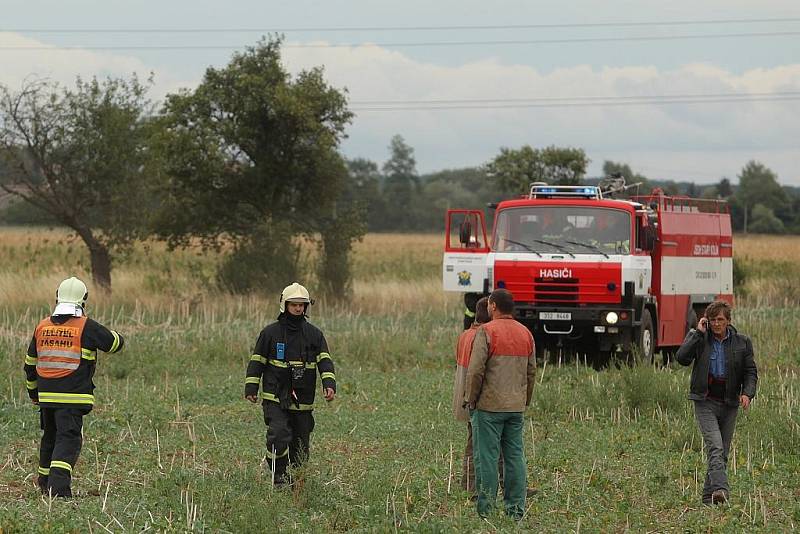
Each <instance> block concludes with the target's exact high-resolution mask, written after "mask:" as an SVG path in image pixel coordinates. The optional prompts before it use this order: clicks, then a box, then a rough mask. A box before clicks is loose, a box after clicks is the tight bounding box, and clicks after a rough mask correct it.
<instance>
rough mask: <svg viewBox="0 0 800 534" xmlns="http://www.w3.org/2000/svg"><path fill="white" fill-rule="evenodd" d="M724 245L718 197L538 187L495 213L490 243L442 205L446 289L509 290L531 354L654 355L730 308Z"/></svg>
mask: <svg viewBox="0 0 800 534" xmlns="http://www.w3.org/2000/svg"><path fill="white" fill-rule="evenodd" d="M732 246H733V245H732V234H731V224H730V215H729V213H728V211H727V207H726V205H725V203H724V202H721V201H710V200H699V199H689V198H685V197H669V196H666V195H664V194H663V192H661V191H660V190H655V191H654V192H653V194H651V195H650V196H647V197H633V198H632V199H631V200H627V199H626V200H623V199H615V198H609V197H608V194H607V193H606V194H605V195H604V191H602V190H601V189H600V188H599V187H597V186H550V185H547V184H541V183H537V184H532V185H531V188H530V192H529V193H528V195H526V196H524V197H522V198H518V199H513V200H506V201H503V202H500V203H499V204H498V205H497V206H496V211H495V216H494V224H493V225H492V232H491V241H490V240H489V239H488V238H487V232H486V224H485V220H484V215H483V211H480V210H449V211H448V213H447V219H446V243H445V252H444V261H443V265H442V276H443V284H444V289H445V290H447V291H459V292H470V293H480V294H489V293H490V292H491V291H492V290H494V289H497V288H505V289H508V290H509V291H511V292H512V294H513V295H514V301H515V315H516V319H517V320H518V321H520V322H521V323H523V324H525V325H526V326H527V327H528V328H529V329H530V330H531V332H532V333H533V335H534V338H535V340H536V345H537V352H539V354H540V355H542V354H543V351H544V350H548V351H549V352H550V353H551V355H553V354H559V355H561V354H576V355H579V357H581V355H585V357H587V358H589V359H591V361H592V362H593V363H594V364H600V365H602V364H604V363H605V362H607V361H608V359H609V358H611V357H612V356H614V355H615V354H616V355H618V356H621V357H623V358H626V359H627V358H629V357H631V355H632V354H633V353H639V354H640V355H641V357H642V358H644V359H647V360H651V359H652V358H653V355H654V352H655V351H657V350H663V351H665V352H664V354H669V351H670V350H672V349H674V348H675V347H677V346H678V345H680V343H681V341H682V340H683V338H684V335H685V334H686V332H687V330H688V329H689V328H691V327H693V326H694V325H695V324H696V322H697V318H698V317H699V316H701V315H702V312H703V310H704V309H705V307H706V306H707V305H708V304H709V303H710V302H711V301H713V300H714V299H717V298H722V299H725V300H728V301H732V299H733V279H732V267H733V265H732V252H733V249H732ZM665 361H666V356H665Z"/></svg>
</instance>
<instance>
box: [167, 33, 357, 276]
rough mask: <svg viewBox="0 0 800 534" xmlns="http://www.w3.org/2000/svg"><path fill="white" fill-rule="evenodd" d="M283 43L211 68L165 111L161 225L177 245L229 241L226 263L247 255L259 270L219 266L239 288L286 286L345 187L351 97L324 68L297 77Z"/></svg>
mask: <svg viewBox="0 0 800 534" xmlns="http://www.w3.org/2000/svg"><path fill="white" fill-rule="evenodd" d="M280 45H281V40H280V39H270V40H261V41H259V42H258V43H257V44H256V45H255V46H252V47H247V48H246V50H245V51H244V52H237V53H235V54H234V55H233V57H232V59H231V61H230V62H229V63H228V65H226V66H225V67H223V68H220V69H217V68H213V67H209V68H208V69H207V70H206V72H205V75H204V76H203V79H202V81H201V83H200V84H199V86H198V87H197V88H196V89H195V90H194V91H183V92H180V93H177V94H172V95H169V96H168V97H167V100H166V103H165V105H164V110H163V121H164V124H165V132H166V135H165V137H164V143H163V146H164V151H165V159H166V161H167V172H168V174H169V177H170V179H169V181H168V183H167V186H166V187H165V190H164V192H163V196H164V198H165V202H164V205H163V209H162V210H161V212H160V213H159V216H158V218H157V225H156V229H157V232H158V234H159V235H160V236H161V237H163V238H164V239H165V240H166V241H167V242H168V244H169V245H170V246H171V247H176V246H185V245H187V244H189V243H190V241H191V240H192V238H199V240H200V242H201V243H202V244H203V245H204V246H206V247H219V246H220V245H222V244H224V243H226V242H227V243H230V244H231V245H232V248H233V253H232V255H231V256H229V258H228V263H229V264H232V265H233V264H236V263H237V262H240V260H241V261H248V262H250V263H251V264H253V265H254V268H253V269H252V272H253V273H259V274H258V276H256V277H255V279H253V277H250V279H249V281H247V280H239V281H237V282H236V284H229V283H226V277H225V271H223V272H221V273H220V274H221V282H222V283H223V285H225V286H228V287H230V288H232V289H235V290H237V291H248V290H252V289H258V290H262V291H268V292H272V291H275V290H278V289H280V288H281V287H283V286H284V285H285V284H286V283H287V277H288V276H290V275H293V274H296V273H297V272H298V270H297V269H298V268H299V266H298V261H299V259H298V258H299V256H298V255H297V254H296V252H297V238H298V237H299V236H305V237H306V238H308V239H316V238H318V237H319V235H320V232H321V230H322V229H323V228H324V227H325V225H326V224H328V223H329V222H330V220H331V217H332V216H334V215H333V214H334V213H338V212H337V211H336V209H337V200H338V199H339V198H340V196H341V195H342V194H343V192H344V190H345V188H346V185H347V184H346V179H347V171H346V166H345V163H344V160H343V159H342V157H341V156H340V155H339V153H338V152H337V149H338V146H339V143H340V141H341V139H342V138H343V137H344V133H345V132H344V130H345V127H346V125H347V124H348V123H349V121H350V119H351V117H352V113H350V111H349V110H348V109H347V101H346V97H345V94H344V93H343V92H342V91H340V90H337V89H335V88H333V87H331V86H330V85H329V84H328V83H327V82H326V81H325V79H324V77H323V71H322V69H321V68H313V69H310V70H304V71H302V72H300V73H299V74H298V75H297V76H295V77H292V76H290V74H289V73H288V72H287V71H286V69H285V67H284V66H283V64H282V63H281V56H280ZM350 235H352V233H351V234H350ZM327 250H328V248H325V251H327ZM347 250H348V251H349V243H348V246H347ZM281 251H283V254H282V258H283V260H284V261H282V262H276V261H275V259H276V258H275V254H281ZM239 267H240V268H241V269H244V266H243V265H242V264H240V265H239ZM235 270H236V266H235V265H234V266H233V267H232V268H230V269H228V271H229V272H234V271H235ZM319 275H320V277H321V278H322V277H324V275H325V273H324V272H320V273H319ZM288 281H291V280H288ZM323 283H324V282H323Z"/></svg>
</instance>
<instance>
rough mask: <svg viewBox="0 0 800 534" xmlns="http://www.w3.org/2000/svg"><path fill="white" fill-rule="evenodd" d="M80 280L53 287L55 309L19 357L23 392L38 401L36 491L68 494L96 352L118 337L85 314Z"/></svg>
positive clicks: (118, 344) (113, 346)
mask: <svg viewBox="0 0 800 534" xmlns="http://www.w3.org/2000/svg"><path fill="white" fill-rule="evenodd" d="M88 297H89V293H88V291H87V290H86V284H84V283H83V282H82V281H80V280H79V279H77V278H75V277H72V278H68V279H66V280H64V281H63V282H61V284H60V285H59V286H58V290H57V291H56V307H55V309H54V310H53V314H52V315H51V316H50V317H47V318H45V319H43V320H42V321H41V322H40V323H39V325H38V326H37V327H36V330H35V332H34V334H33V339H31V343H30V346H29V347H28V354H27V356H26V357H25V375H26V378H27V381H26V386H27V389H28V395H29V396H30V398H31V401H32V402H33V403H34V404H38V405H39V414H40V423H41V428H42V431H43V433H42V440H41V445H40V448H39V478H38V484H39V488H40V489H41V491H42V493H44V494H49V495H52V496H54V497H64V498H69V497H72V471H73V469H74V468H75V464H76V463H77V461H78V454H79V453H80V451H81V444H82V437H81V428H82V427H83V416H84V415H86V414H87V413H89V412H90V411H91V410H92V406H93V405H94V395H93V391H94V383H93V382H92V377H93V376H94V370H95V364H96V360H97V351H98V350H101V351H103V352H108V353H114V352H119V351H120V350H122V347H123V345H124V343H125V341H124V339H123V338H122V336H121V335H119V334H118V333H117V332H115V331H114V330H109V329H108V328H106V327H105V326H103V325H101V324H100V323H98V322H96V321H94V320H92V319H90V318H89V317H87V316H86V310H85V306H86V299H87V298H88Z"/></svg>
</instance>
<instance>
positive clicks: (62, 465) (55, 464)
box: [50, 460, 72, 473]
mask: <svg viewBox="0 0 800 534" xmlns="http://www.w3.org/2000/svg"><path fill="white" fill-rule="evenodd" d="M54 467H58V468H59V469H66V470H67V471H69V472H70V473H72V466H71V465H69V464H68V463H67V462H61V461H59V460H53V461H52V462H50V469H53V468H54Z"/></svg>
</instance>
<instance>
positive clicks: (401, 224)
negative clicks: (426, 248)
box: [382, 135, 420, 230]
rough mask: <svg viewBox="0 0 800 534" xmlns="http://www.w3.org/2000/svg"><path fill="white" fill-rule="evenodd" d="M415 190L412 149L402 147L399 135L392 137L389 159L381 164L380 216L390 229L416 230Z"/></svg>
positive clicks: (414, 160) (415, 170) (404, 144)
mask: <svg viewBox="0 0 800 534" xmlns="http://www.w3.org/2000/svg"><path fill="white" fill-rule="evenodd" d="M419 188H420V181H419V175H418V174H417V161H416V159H414V149H413V148H411V147H410V146H409V145H408V144H406V142H405V140H404V139H403V137H402V136H401V135H395V136H394V137H392V140H391V142H390V143H389V159H388V160H386V162H385V163H384V164H383V189H382V192H383V198H384V200H385V202H386V213H385V214H384V217H385V218H386V221H387V224H388V225H389V226H390V227H393V228H400V229H403V230H412V229H416V228H417V227H418V223H417V219H416V215H417V213H416V210H415V209H414V207H415V200H416V198H417V197H418V196H419V192H420V191H419Z"/></svg>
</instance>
